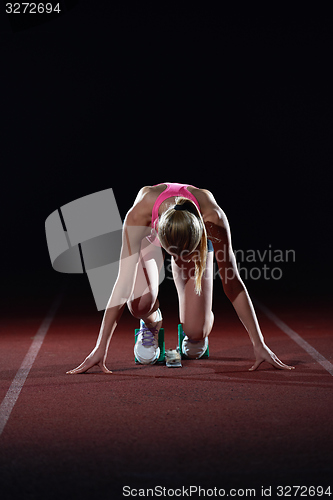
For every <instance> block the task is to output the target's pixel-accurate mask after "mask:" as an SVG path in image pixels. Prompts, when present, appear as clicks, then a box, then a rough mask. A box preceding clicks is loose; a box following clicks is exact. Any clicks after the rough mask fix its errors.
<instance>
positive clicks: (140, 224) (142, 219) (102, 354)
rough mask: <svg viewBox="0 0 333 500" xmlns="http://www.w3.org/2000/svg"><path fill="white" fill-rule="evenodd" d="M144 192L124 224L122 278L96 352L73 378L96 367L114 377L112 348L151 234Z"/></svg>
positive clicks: (111, 297)
mask: <svg viewBox="0 0 333 500" xmlns="http://www.w3.org/2000/svg"><path fill="white" fill-rule="evenodd" d="M144 189H145V188H143V190H144ZM143 190H141V191H140V192H139V194H138V196H137V198H136V201H135V203H134V205H133V207H132V209H131V210H130V211H129V212H128V213H127V215H126V218H125V221H124V225H123V233H122V248H121V253H120V261H119V271H118V277H117V280H116V283H115V285H114V287H113V290H112V293H111V296H110V299H109V301H108V304H107V307H106V309H105V312H104V316H103V320H102V323H101V328H100V331H99V335H98V338H97V342H96V345H95V348H94V349H93V350H92V352H91V353H90V354H89V356H87V358H86V359H85V360H84V361H83V363H81V364H80V365H79V366H78V367H77V368H75V369H73V370H70V371H68V372H67V373H69V374H75V373H84V372H86V371H87V370H89V368H92V367H93V366H95V365H97V366H99V367H100V368H101V369H102V370H103V371H104V372H105V373H112V372H111V371H110V370H108V368H107V367H106V365H105V360H106V356H107V352H108V348H109V344H110V341H111V338H112V335H113V332H114V331H115V329H116V327H117V325H118V323H119V321H120V318H121V316H122V313H123V311H124V309H125V306H126V303H127V301H128V299H129V298H130V295H131V292H132V289H133V284H134V280H135V276H136V270H137V263H138V260H139V255H140V249H141V242H142V240H143V238H145V237H146V236H148V235H149V234H150V231H151V229H150V227H149V220H148V218H147V215H146V213H147V207H146V206H145V203H144V193H142V191H143Z"/></svg>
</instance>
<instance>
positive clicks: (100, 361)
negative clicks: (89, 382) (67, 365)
mask: <svg viewBox="0 0 333 500" xmlns="http://www.w3.org/2000/svg"><path fill="white" fill-rule="evenodd" d="M93 366H99V367H100V369H101V370H102V371H103V372H104V373H112V372H111V371H110V370H109V369H108V368H107V367H106V366H105V353H103V354H101V353H100V352H99V351H98V350H97V349H94V350H93V351H92V352H91V353H90V354H89V356H87V357H86V359H85V360H84V361H83V363H81V364H80V365H79V366H78V367H77V368H74V369H73V370H69V371H68V372H66V373H68V374H70V375H74V374H76V373H85V372H86V371H88V370H89V369H90V368H92V367H93Z"/></svg>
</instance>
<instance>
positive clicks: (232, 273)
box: [204, 192, 294, 370]
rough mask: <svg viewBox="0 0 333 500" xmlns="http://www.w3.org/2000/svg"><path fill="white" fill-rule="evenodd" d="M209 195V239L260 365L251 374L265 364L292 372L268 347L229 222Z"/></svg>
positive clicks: (222, 278) (228, 291) (255, 365)
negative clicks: (243, 278)
mask: <svg viewBox="0 0 333 500" xmlns="http://www.w3.org/2000/svg"><path fill="white" fill-rule="evenodd" d="M206 193H207V196H209V197H210V210H208V211H207V212H206V214H205V217H204V219H205V224H206V228H207V235H208V238H210V239H211V241H212V243H213V246H214V251H215V258H216V261H217V264H218V268H219V274H220V277H221V280H222V284H223V289H224V292H225V294H226V295H227V297H228V298H229V300H230V302H231V303H232V305H233V307H234V309H235V311H236V313H237V315H238V317H239V319H240V321H241V322H242V323H243V325H244V327H245V329H246V331H247V332H248V334H249V337H250V339H251V342H252V345H253V349H254V354H255V358H256V361H255V363H254V365H253V366H252V367H251V368H250V370H256V369H257V368H258V366H259V365H260V364H261V363H262V362H263V361H267V362H268V363H270V364H272V365H273V366H274V367H275V368H281V369H285V370H290V369H292V368H294V367H291V366H288V365H285V364H284V363H282V361H280V360H279V359H278V358H277V356H276V355H275V354H274V353H273V352H272V351H271V350H270V349H269V348H268V347H267V346H266V344H265V341H264V337H263V334H262V332H261V330H260V326H259V323H258V320H257V316H256V313H255V310H254V307H253V304H252V301H251V299H250V296H249V294H248V292H247V290H246V287H245V285H244V283H243V281H242V279H241V277H240V275H239V272H238V268H237V264H236V259H235V255H234V252H233V249H232V242H231V233H230V226H229V223H228V219H227V217H226V215H225V213H224V212H223V210H222V209H221V208H220V207H219V206H218V205H217V204H216V202H215V200H214V198H213V196H212V195H211V193H208V192H206Z"/></svg>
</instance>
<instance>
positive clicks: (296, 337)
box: [253, 299, 333, 377]
mask: <svg viewBox="0 0 333 500" xmlns="http://www.w3.org/2000/svg"><path fill="white" fill-rule="evenodd" d="M253 302H254V304H255V306H256V307H257V308H258V309H260V310H261V311H262V312H263V313H264V314H265V315H266V316H267V317H268V318H269V319H271V320H272V321H273V323H275V324H276V326H278V327H279V328H280V329H281V330H282V331H283V332H284V333H286V334H287V335H289V337H290V338H291V339H292V340H293V341H294V342H296V344H298V345H299V346H300V347H302V349H304V350H305V351H306V352H307V353H308V354H310V356H312V357H313V359H315V360H316V361H317V363H319V364H320V365H321V366H322V367H323V368H325V370H327V371H328V373H329V374H330V375H332V377H333V365H332V363H331V362H330V361H328V360H327V359H326V358H324V356H322V355H321V354H320V353H319V352H318V351H317V350H316V349H315V348H314V347H312V346H311V345H310V344H309V343H308V342H307V341H306V340H304V339H302V337H301V336H300V335H298V333H296V332H295V331H294V330H292V329H291V328H289V326H288V325H286V324H285V323H284V322H283V321H281V320H280V318H278V317H277V316H275V314H274V313H272V311H270V310H269V309H268V308H267V307H266V306H264V304H262V303H261V302H259V301H258V300H256V299H254V300H253Z"/></svg>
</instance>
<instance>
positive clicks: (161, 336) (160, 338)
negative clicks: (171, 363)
mask: <svg viewBox="0 0 333 500" xmlns="http://www.w3.org/2000/svg"><path fill="white" fill-rule="evenodd" d="M139 331H140V329H139V328H136V329H135V331H134V338H135V342H136V341H137V340H138V337H137V336H136V334H137V333H138V332H139ZM184 337H185V333H184V331H183V327H182V325H181V324H179V325H178V348H179V350H180V352H181V356H182V359H188V357H187V356H185V354H183V353H182V342H183V339H184ZM158 347H159V348H160V355H159V358H158V359H157V361H156V363H157V364H164V363H165V341H164V328H160V330H159V332H158ZM204 358H209V346H208V347H207V349H206V352H205V354H203V356H201V358H200V359H204ZM134 359H135V363H136V364H140V361H138V360H137V359H136V357H135V356H134Z"/></svg>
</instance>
